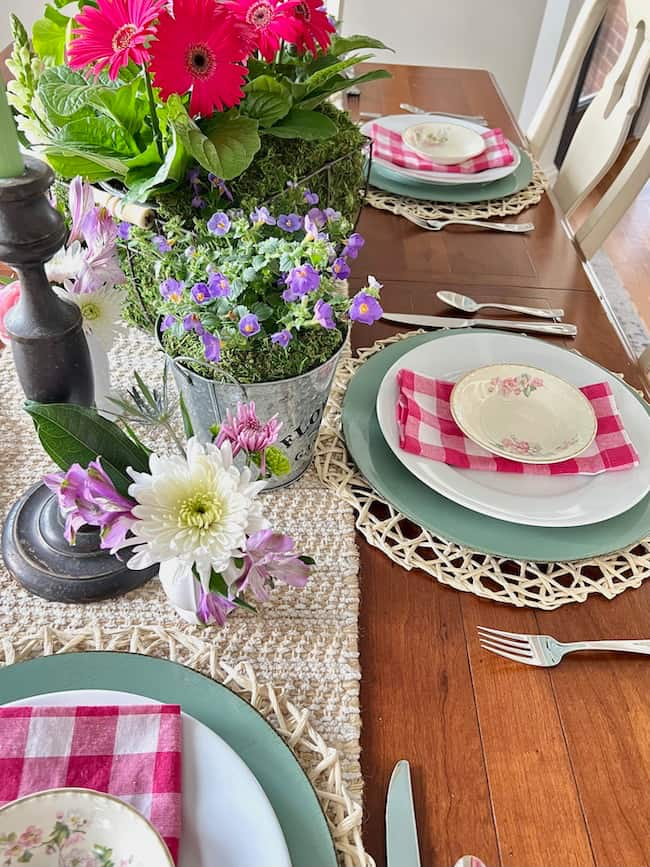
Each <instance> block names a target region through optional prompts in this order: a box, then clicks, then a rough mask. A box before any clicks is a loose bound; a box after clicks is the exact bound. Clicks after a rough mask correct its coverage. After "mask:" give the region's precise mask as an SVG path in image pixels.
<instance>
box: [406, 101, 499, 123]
mask: <svg viewBox="0 0 650 867" xmlns="http://www.w3.org/2000/svg"><path fill="white" fill-rule="evenodd" d="M399 107H400V108H401V109H402V111H408V113H409V114H440V115H444V116H445V117H455V118H456V120H471V121H472V122H473V123H478V124H480V125H481V126H486V125H487V121H486V119H485V118H484V117H483V115H481V114H454V112H453V111H427V110H426V108H420V106H419V105H411V103H410V102H400V104H399Z"/></svg>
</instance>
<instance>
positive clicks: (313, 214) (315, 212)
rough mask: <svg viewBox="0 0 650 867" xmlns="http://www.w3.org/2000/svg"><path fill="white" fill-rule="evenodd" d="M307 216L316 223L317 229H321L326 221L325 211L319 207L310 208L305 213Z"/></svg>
mask: <svg viewBox="0 0 650 867" xmlns="http://www.w3.org/2000/svg"><path fill="white" fill-rule="evenodd" d="M306 216H307V217H309V219H310V220H311V221H312V223H316V225H317V226H318V228H319V229H322V228H323V226H324V225H325V223H326V222H327V217H326V216H325V212H324V211H321V209H320V208H310V209H309V210H308V211H307V214H306Z"/></svg>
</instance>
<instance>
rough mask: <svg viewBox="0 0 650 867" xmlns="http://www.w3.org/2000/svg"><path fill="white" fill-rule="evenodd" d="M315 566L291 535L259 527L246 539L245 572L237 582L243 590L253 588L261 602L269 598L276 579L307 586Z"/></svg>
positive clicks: (252, 591)
mask: <svg viewBox="0 0 650 867" xmlns="http://www.w3.org/2000/svg"><path fill="white" fill-rule="evenodd" d="M310 574H311V568H310V566H308V565H307V563H305V562H304V561H303V560H301V559H300V557H299V556H298V555H297V554H296V552H295V542H294V540H293V539H292V538H291V536H285V535H284V534H283V533H274V532H273V531H272V530H258V532H256V533H252V534H251V535H250V536H249V537H248V540H247V542H246V552H245V555H244V572H243V574H242V576H241V577H240V578H238V579H237V581H236V582H235V587H236V588H237V590H238V591H239V592H241V591H244V590H250V592H251V593H252V594H253V596H254V597H255V598H256V599H258V600H259V601H260V602H265V601H266V600H267V599H268V598H269V589H270V588H271V587H272V586H273V581H274V580H275V581H284V582H285V584H290V585H291V586H292V587H304V586H305V584H306V583H307V581H308V580H309V576H310Z"/></svg>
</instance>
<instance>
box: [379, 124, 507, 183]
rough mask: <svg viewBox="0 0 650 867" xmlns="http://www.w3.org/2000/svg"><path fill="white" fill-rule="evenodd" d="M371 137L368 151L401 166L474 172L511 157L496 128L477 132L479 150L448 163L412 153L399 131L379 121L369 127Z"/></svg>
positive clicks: (441, 170) (463, 172)
mask: <svg viewBox="0 0 650 867" xmlns="http://www.w3.org/2000/svg"><path fill="white" fill-rule="evenodd" d="M370 136H371V138H372V154H373V156H375V157H378V158H379V159H382V160H385V161H386V162H389V163H392V164H393V165H395V166H402V167H403V168H405V169H418V170H419V171H423V172H446V173H448V174H462V175H474V174H476V173H477V172H484V171H485V170H486V169H498V168H501V167H502V166H509V165H511V164H512V163H513V162H514V160H515V155H514V154H513V152H512V149H511V148H510V145H509V144H508V142H507V140H506V138H505V136H504V135H503V133H502V132H501V130H500V129H498V128H497V129H488V130H486V131H485V132H484V133H482V134H481V136H482V138H483V139H484V141H485V150H484V151H483V153H482V154H479V155H478V156H477V157H474V158H473V159H471V160H465V162H464V163H457V164H456V165H452V166H439V165H438V164H437V163H434V162H432V161H431V160H429V159H427V158H426V157H422V156H420V155H419V154H416V153H415V151H412V150H411V149H410V148H408V147H407V146H406V145H405V144H404V142H403V141H402V135H401V133H399V132H395V130H392V129H386V127H385V126H382V125H381V124H380V123H373V124H372V126H371V127H370Z"/></svg>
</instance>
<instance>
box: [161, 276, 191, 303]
mask: <svg viewBox="0 0 650 867" xmlns="http://www.w3.org/2000/svg"><path fill="white" fill-rule="evenodd" d="M184 289H185V283H183V281H182V280H174V278H173V277H168V278H167V279H166V280H163V281H162V283H161V284H160V294H161V295H162V297H163V298H166V299H167V300H168V301H173V302H174V303H175V304H178V302H179V301H180V300H181V299H182V297H183V290H184Z"/></svg>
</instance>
